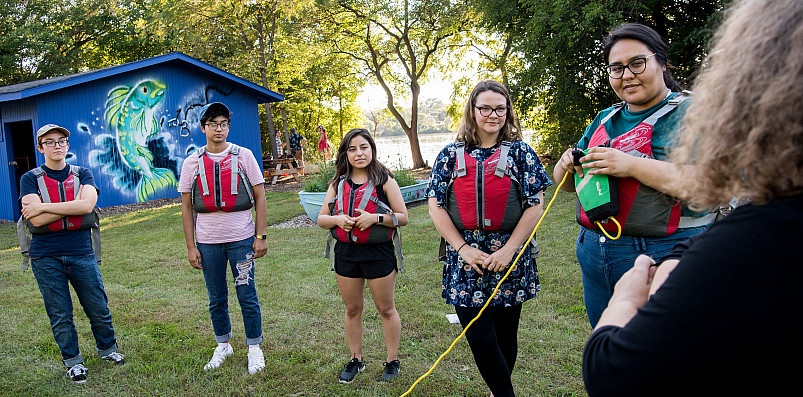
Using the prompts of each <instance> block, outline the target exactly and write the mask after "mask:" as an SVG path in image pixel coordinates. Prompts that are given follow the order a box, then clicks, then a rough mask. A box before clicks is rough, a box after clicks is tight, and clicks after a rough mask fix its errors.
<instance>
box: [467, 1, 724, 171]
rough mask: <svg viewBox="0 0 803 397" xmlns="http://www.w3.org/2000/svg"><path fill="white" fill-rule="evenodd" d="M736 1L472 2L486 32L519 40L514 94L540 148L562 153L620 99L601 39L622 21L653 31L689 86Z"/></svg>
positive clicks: (514, 45)
mask: <svg viewBox="0 0 803 397" xmlns="http://www.w3.org/2000/svg"><path fill="white" fill-rule="evenodd" d="M729 1H730V0H672V1H666V0H641V1H632V0H631V1H628V0H625V1H619V0H575V1H565V0H521V1H520V2H515V3H517V6H515V7H502V6H500V4H499V1H498V0H474V1H473V2H472V4H473V5H474V6H475V8H476V9H477V10H478V11H479V12H481V13H482V20H483V23H484V26H486V27H488V28H489V29H491V31H493V32H498V33H499V34H502V35H507V37H513V38H514V40H513V42H512V43H511V45H512V49H511V52H512V53H517V54H520V55H519V56H520V58H521V59H522V60H526V62H525V63H524V64H523V67H522V68H516V69H515V70H511V71H510V77H509V78H510V83H509V88H510V90H511V94H512V95H513V96H514V98H515V100H516V102H517V105H518V106H519V110H520V112H522V113H528V112H529V113H531V114H532V117H533V119H534V120H536V121H537V123H538V126H539V129H540V132H541V134H542V139H541V141H540V145H539V146H540V147H539V150H540V151H542V152H546V153H548V154H551V155H553V156H556V155H559V154H560V153H561V152H562V151H563V150H565V149H566V147H568V146H569V145H570V144H571V143H574V142H576V141H577V140H578V139H579V137H580V135H581V134H582V133H583V131H584V129H585V127H586V126H587V125H588V124H589V123H590V120H591V119H592V118H593V117H594V115H595V114H596V113H597V112H598V111H600V110H602V109H604V108H606V107H608V106H610V105H612V104H613V103H615V102H616V101H617V100H618V99H617V98H616V95H615V94H614V92H613V90H611V89H610V87H609V84H608V81H607V76H606V75H605V73H604V71H603V69H602V66H603V63H604V62H603V60H602V59H601V52H602V45H603V40H604V38H605V36H606V35H607V33H608V32H609V31H610V30H611V29H612V28H614V27H616V26H618V25H620V24H622V23H624V22H640V23H644V24H646V25H648V26H652V27H653V28H655V30H656V31H657V32H658V33H659V34H661V36H662V37H663V38H664V40H665V41H666V42H667V43H668V45H669V60H670V63H671V64H672V65H673V66H674V69H673V75H674V76H675V78H676V80H677V81H678V82H679V83H681V84H686V85H688V84H690V83H691V81H692V80H693V78H694V76H695V73H696V71H697V68H698V67H699V62H700V61H701V60H702V59H703V58H704V56H705V48H706V44H707V41H708V39H709V37H710V33H711V31H712V29H713V27H714V25H715V24H716V21H717V18H718V17H719V12H720V11H721V10H722V9H724V8H725V7H726V6H727V4H728V3H729Z"/></svg>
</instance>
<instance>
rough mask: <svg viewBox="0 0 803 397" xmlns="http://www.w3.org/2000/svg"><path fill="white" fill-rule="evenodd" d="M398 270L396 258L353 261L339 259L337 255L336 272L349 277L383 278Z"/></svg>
mask: <svg viewBox="0 0 803 397" xmlns="http://www.w3.org/2000/svg"><path fill="white" fill-rule="evenodd" d="M394 270H396V260H395V259H392V260H361V261H352V260H348V259H338V257H337V255H335V273H337V274H338V275H339V276H343V277H349V278H366V279H369V280H370V279H375V278H382V277H385V276H387V275H389V274H390V273H393V271H394Z"/></svg>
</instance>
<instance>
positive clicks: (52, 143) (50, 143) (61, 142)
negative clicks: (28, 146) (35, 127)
mask: <svg viewBox="0 0 803 397" xmlns="http://www.w3.org/2000/svg"><path fill="white" fill-rule="evenodd" d="M68 143H70V141H68V140H66V139H59V140H58V141H42V145H45V146H47V147H55V146H56V144H58V145H59V146H61V147H67V144H68Z"/></svg>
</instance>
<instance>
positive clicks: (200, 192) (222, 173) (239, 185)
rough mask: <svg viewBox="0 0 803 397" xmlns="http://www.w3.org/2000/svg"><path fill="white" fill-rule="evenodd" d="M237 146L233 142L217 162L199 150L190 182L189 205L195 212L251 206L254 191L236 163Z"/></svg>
mask: <svg viewBox="0 0 803 397" xmlns="http://www.w3.org/2000/svg"><path fill="white" fill-rule="evenodd" d="M239 154H240V147H239V146H237V145H234V144H232V145H231V150H230V151H229V155H228V156H226V158H224V159H223V160H221V161H220V162H216V161H214V160H212V159H210V158H209V156H208V155H206V150H205V147H202V148H200V149H198V152H197V156H198V170H197V171H196V172H195V176H194V177H193V181H192V208H193V209H194V210H195V212H202V213H204V212H216V211H224V212H233V211H247V210H250V209H251V208H252V207H253V206H254V192H253V187H252V186H251V183H250V182H249V181H248V177H247V176H246V175H245V172H244V171H243V168H242V166H241V165H240V164H239V163H238V161H237V160H238V156H239Z"/></svg>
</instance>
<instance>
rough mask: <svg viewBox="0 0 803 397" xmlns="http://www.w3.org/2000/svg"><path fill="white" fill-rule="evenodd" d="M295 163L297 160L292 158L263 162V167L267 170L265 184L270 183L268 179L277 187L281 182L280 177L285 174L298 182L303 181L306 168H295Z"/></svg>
mask: <svg viewBox="0 0 803 397" xmlns="http://www.w3.org/2000/svg"><path fill="white" fill-rule="evenodd" d="M293 161H295V159H294V158H292V157H286V158H280V159H265V160H262V167H263V169H264V170H265V183H268V179H271V182H270V184H271V185H275V184H276V182H278V181H279V177H281V176H282V175H285V174H287V175H288V177H291V178H293V179H294V180H296V181H299V180H301V175H302V174H303V172H304V167H294V166H293Z"/></svg>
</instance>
